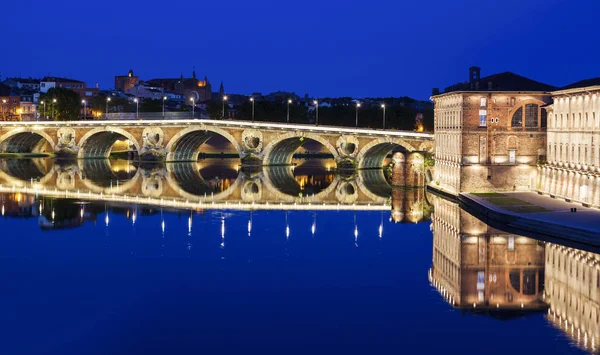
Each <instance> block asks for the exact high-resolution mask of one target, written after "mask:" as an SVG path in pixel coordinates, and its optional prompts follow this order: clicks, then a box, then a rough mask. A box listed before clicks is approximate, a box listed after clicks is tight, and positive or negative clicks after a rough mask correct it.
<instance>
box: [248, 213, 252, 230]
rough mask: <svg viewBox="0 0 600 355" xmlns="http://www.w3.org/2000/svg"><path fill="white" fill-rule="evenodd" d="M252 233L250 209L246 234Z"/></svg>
mask: <svg viewBox="0 0 600 355" xmlns="http://www.w3.org/2000/svg"><path fill="white" fill-rule="evenodd" d="M251 233H252V210H250V219H249V220H248V236H250V234H251Z"/></svg>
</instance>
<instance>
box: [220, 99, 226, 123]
mask: <svg viewBox="0 0 600 355" xmlns="http://www.w3.org/2000/svg"><path fill="white" fill-rule="evenodd" d="M225 101H227V95H223V111H222V113H221V118H225Z"/></svg>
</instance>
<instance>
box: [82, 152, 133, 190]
mask: <svg viewBox="0 0 600 355" xmlns="http://www.w3.org/2000/svg"><path fill="white" fill-rule="evenodd" d="M80 162H81V163H80V169H81V179H82V180H87V181H89V182H91V183H92V184H93V185H94V186H96V187H101V188H107V187H113V188H117V187H119V186H122V185H123V184H124V183H125V182H128V181H131V180H132V179H133V178H134V177H135V175H136V173H137V170H138V168H137V167H136V166H135V165H134V164H132V163H131V162H130V161H127V160H108V159H90V160H87V159H86V160H82V161H80Z"/></svg>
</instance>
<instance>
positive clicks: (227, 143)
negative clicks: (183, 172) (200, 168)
mask: <svg viewBox="0 0 600 355" xmlns="http://www.w3.org/2000/svg"><path fill="white" fill-rule="evenodd" d="M167 152H168V156H167V161H171V162H195V161H198V159H207V158H218V159H239V158H240V147H239V145H238V143H237V142H236V141H235V139H234V138H233V137H232V136H231V135H229V134H228V133H226V132H217V131H213V130H186V131H183V132H181V133H180V134H178V135H176V136H175V137H174V138H173V139H172V140H171V142H170V143H169V144H168V145H167Z"/></svg>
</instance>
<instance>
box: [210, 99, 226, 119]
mask: <svg viewBox="0 0 600 355" xmlns="http://www.w3.org/2000/svg"><path fill="white" fill-rule="evenodd" d="M206 113H207V114H208V115H209V116H210V118H212V119H215V120H216V119H220V118H222V117H223V103H222V102H219V101H211V102H209V103H208V104H207V105H206ZM225 117H229V105H228V104H227V103H225Z"/></svg>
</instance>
